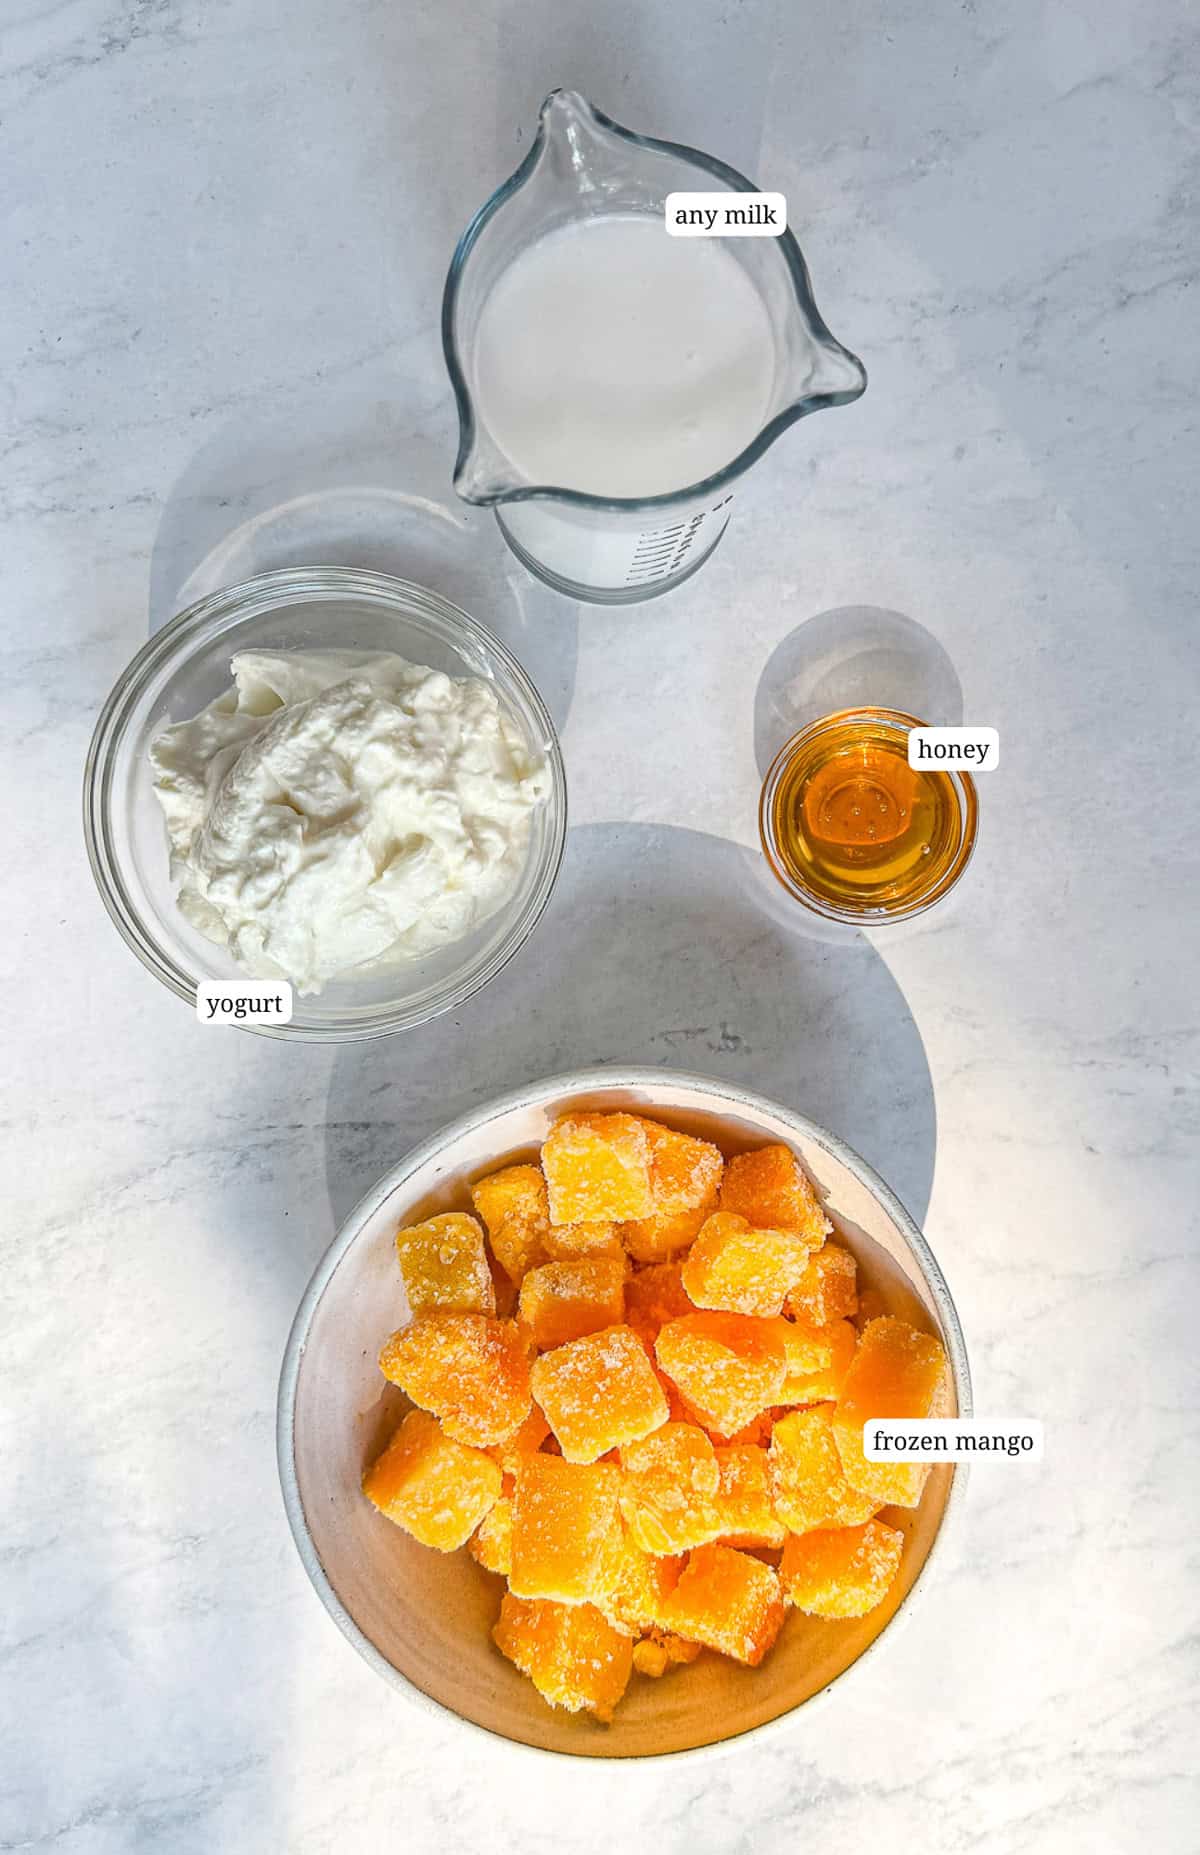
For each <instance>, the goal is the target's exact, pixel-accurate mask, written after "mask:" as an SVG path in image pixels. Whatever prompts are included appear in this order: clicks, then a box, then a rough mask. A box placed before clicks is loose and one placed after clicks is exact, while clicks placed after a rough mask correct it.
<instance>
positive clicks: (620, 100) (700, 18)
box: [498, 0, 778, 186]
mask: <svg viewBox="0 0 1200 1855" xmlns="http://www.w3.org/2000/svg"><path fill="white" fill-rule="evenodd" d="M502 18H503V31H502V33H501V35H500V39H499V45H498V65H499V71H498V76H499V83H498V101H499V104H500V110H499V112H498V113H499V133H500V136H501V138H502V139H503V141H504V143H505V145H506V146H509V147H514V149H515V154H516V158H517V159H519V158H520V156H521V154H523V153H524V151H525V149H526V148H527V147H528V146H529V142H530V140H531V139H532V135H533V131H534V126H535V124H536V121H537V111H538V106H539V105H540V103H541V101H542V98H543V96H544V95H545V93H546V92H547V91H548V90H550V89H552V88H553V87H554V86H555V85H556V84H562V85H570V86H571V87H572V88H574V89H576V90H582V91H583V92H584V94H585V95H586V96H587V97H589V98H590V100H591V101H592V102H593V103H595V104H596V106H597V107H598V108H599V109H601V110H603V111H604V112H605V113H606V114H607V115H611V116H614V117H616V119H617V121H618V122H622V123H624V124H626V126H627V127H629V128H631V129H636V130H638V131H639V132H640V133H642V134H644V135H654V136H660V137H664V138H666V139H668V140H674V141H683V142H690V143H691V144H692V145H693V146H697V147H700V148H703V149H705V150H706V151H707V152H709V153H711V154H715V155H719V156H720V157H721V159H722V160H724V161H729V162H731V163H732V164H733V166H734V167H738V168H741V169H742V170H743V172H745V173H748V174H750V175H751V176H752V177H754V176H755V172H756V169H757V166H758V158H759V150H760V147H761V141H762V129H763V121H764V116H765V112H766V106H767V100H768V96H769V93H770V86H771V77H772V72H773V69H774V51H775V44H776V35H777V32H778V17H777V8H776V6H775V4H774V0H739V5H738V6H736V7H730V8H724V7H722V8H719V9H714V10H711V11H709V10H707V9H703V8H695V9H693V10H692V12H691V13H690V14H689V16H688V21H687V27H686V29H685V30H683V31H681V30H680V26H679V20H678V18H676V17H675V16H674V15H673V14H672V13H671V12H670V11H663V10H656V9H655V8H654V7H647V6H645V5H644V4H642V0H608V4H607V5H605V6H603V7H572V6H563V4H562V0H525V4H524V5H523V6H522V7H521V8H520V9H519V12H518V13H516V14H513V13H511V12H505V13H504V14H503V15H502ZM514 112H516V120H515V128H516V134H517V138H518V139H517V141H516V143H515V144H514V142H513V140H512V138H513V133H514ZM768 184H770V183H769V182H767V181H765V180H764V181H763V185H764V186H765V185H768Z"/></svg>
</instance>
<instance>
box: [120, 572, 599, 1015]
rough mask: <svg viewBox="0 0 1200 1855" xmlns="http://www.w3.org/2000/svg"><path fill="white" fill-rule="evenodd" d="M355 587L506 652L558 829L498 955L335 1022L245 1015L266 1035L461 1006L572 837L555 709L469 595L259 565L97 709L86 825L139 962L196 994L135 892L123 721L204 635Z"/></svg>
mask: <svg viewBox="0 0 1200 1855" xmlns="http://www.w3.org/2000/svg"><path fill="white" fill-rule="evenodd" d="M348 597H358V598H360V599H364V600H368V601H372V602H374V603H375V604H377V605H379V606H381V607H385V608H391V609H392V610H394V611H395V612H396V614H397V616H398V617H399V616H401V615H403V614H404V613H408V614H409V615H410V616H412V617H414V618H418V619H424V620H425V621H426V622H428V623H432V624H434V625H435V626H441V627H442V628H443V630H444V632H445V635H446V641H447V643H448V644H449V645H450V646H451V647H452V648H453V647H457V639H456V636H455V634H456V633H457V634H459V635H460V636H463V635H465V637H466V638H467V639H469V640H470V642H471V643H472V644H473V645H474V646H475V648H476V650H477V651H478V652H479V653H480V654H481V656H482V657H483V658H484V659H485V660H490V661H491V662H495V663H499V664H500V665H501V666H502V667H503V669H504V671H505V672H506V674H507V675H508V676H509V677H510V678H511V679H512V681H513V683H514V684H515V685H516V687H517V689H518V690H519V691H520V694H521V698H522V700H523V702H525V703H526V704H527V705H528V708H529V710H530V711H531V713H532V715H533V716H534V719H535V721H536V724H537V727H538V729H539V730H540V732H541V736H542V750H543V753H544V756H545V759H546V763H547V766H548V767H549V770H550V783H551V796H550V800H549V805H550V807H551V814H550V815H551V829H550V835H549V838H548V841H547V844H546V846H545V849H544V852H543V854H542V858H541V863H540V865H539V867H538V869H537V872H536V879H535V881H534V882H533V884H532V887H531V888H530V891H529V894H528V895H527V897H526V899H525V902H524V905H523V907H522V909H521V912H520V914H519V915H518V916H517V918H516V920H515V921H514V923H513V925H512V927H511V928H510V929H509V931H508V933H507V934H506V935H505V936H504V937H503V938H502V939H501V940H500V941H499V942H498V943H497V945H496V946H495V947H494V948H493V950H492V953H491V954H490V956H489V957H488V958H487V959H486V960H485V961H483V962H482V963H481V965H480V966H479V967H478V968H476V969H475V970H474V971H472V972H471V973H469V974H468V975H467V976H466V977H465V978H463V979H460V980H459V981H458V982H457V983H455V984H452V983H449V982H447V983H446V984H444V985H443V986H441V987H440V988H435V990H434V992H433V996H432V998H428V999H425V1000H422V1001H421V1002H419V1003H416V1004H414V1005H409V1006H404V1005H400V1006H397V1005H381V1006H378V1007H362V1008H361V1009H353V1010H350V1011H348V1012H347V1014H346V1016H345V1018H344V1019H343V1020H340V1021H335V1022H331V1023H329V1024H319V1025H314V1024H295V1023H292V1024H280V1025H269V1024H260V1023H245V1024H240V1025H238V1027H237V1028H238V1029H240V1030H245V1031H248V1032H250V1034H251V1035H254V1036H260V1037H275V1038H280V1039H290V1040H291V1041H293V1042H298V1043H358V1042H364V1041H366V1040H368V1039H371V1038H375V1037H387V1036H391V1035H392V1034H393V1033H395V1032H397V1031H402V1030H411V1029H414V1028H415V1027H416V1026H417V1025H420V1024H426V1023H428V1022H429V1020H430V1019H431V1018H435V1017H439V1016H440V1015H441V1014H442V1013H443V1012H445V1011H452V1010H454V1009H456V1008H457V1007H458V1006H460V1005H462V1004H464V1003H465V1002H466V1000H467V999H469V998H472V997H473V996H474V994H475V993H476V992H478V991H480V990H481V989H482V988H483V987H484V986H485V985H487V984H488V983H489V981H490V980H492V979H494V978H495V976H496V974H497V973H498V972H500V971H501V970H502V968H503V967H505V966H506V965H507V964H508V962H509V960H511V959H512V958H513V956H514V955H515V954H516V953H518V952H519V950H520V948H521V947H522V946H523V945H524V943H525V941H526V940H527V939H528V937H529V935H530V934H531V933H532V932H533V929H534V928H535V927H536V925H537V923H538V920H539V919H540V917H541V915H542V913H543V911H544V909H545V907H546V904H547V902H548V901H549V900H550V896H551V893H552V891H553V889H554V884H555V882H556V881H557V878H558V872H559V869H560V868H561V865H562V859H563V851H564V848H565V845H566V837H567V779H566V769H565V767H564V765H563V758H562V748H561V746H560V744H559V739H558V732H557V730H556V728H555V726H554V722H553V720H552V718H551V715H550V711H549V709H548V708H547V707H546V704H545V702H544V701H543V699H542V696H541V694H540V692H539V690H538V689H537V687H536V685H535V684H534V682H533V681H532V679H531V677H530V676H529V673H528V672H527V671H526V669H525V668H524V666H523V665H522V664H521V663H520V662H519V661H518V659H517V658H516V657H514V655H513V654H512V652H511V651H510V650H509V649H508V647H507V645H505V644H503V643H502V642H501V640H500V639H499V638H498V637H497V636H496V634H495V633H494V632H493V631H489V630H488V628H487V626H486V625H483V624H481V623H480V621H479V620H478V619H477V618H472V617H471V615H470V613H468V612H464V611H463V609H462V607H461V606H457V605H455V604H454V603H453V602H452V601H451V600H449V599H446V598H444V597H443V595H442V594H441V593H437V592H434V591H433V590H432V589H431V588H430V587H427V586H420V585H418V584H417V583H416V581H413V580H404V579H400V578H398V577H397V576H395V575H392V574H385V573H373V572H370V571H368V570H366V569H364V568H357V567H335V566H328V567H325V566H314V567H283V568H278V569H276V570H274V571H272V572H269V573H259V574H255V575H254V576H253V577H252V578H250V579H248V580H241V581H239V582H238V583H237V584H236V585H234V586H226V587H222V588H221V589H220V591H218V592H215V593H209V594H206V596H205V597H204V598H203V599H197V600H196V601H195V602H194V603H193V604H192V605H189V606H187V607H185V608H184V610H183V611H182V612H179V613H177V614H176V616H175V617H174V618H173V619H171V620H170V621H169V622H168V623H167V624H166V625H164V626H163V627H162V629H161V630H160V631H156V632H155V633H154V634H153V635H152V636H151V637H149V638H148V639H147V640H146V642H145V644H143V645H142V647H141V649H140V650H139V651H138V652H137V653H136V655H135V656H134V657H133V658H132V659H131V660H130V662H129V663H128V664H127V665H126V667H125V669H124V670H123V671H122V672H121V675H120V676H119V677H118V678H117V681H116V682H115V683H114V685H113V687H112V689H111V691H110V692H109V695H108V697H107V699H106V701H105V703H104V706H103V708H102V709H101V711H100V714H99V717H98V718H97V721H96V726H95V728H94V730H93V733H92V739H91V743H90V745H89V747H88V753H87V760H86V763H85V766H84V775H83V833H84V841H85V843H86V845H87V854H88V862H89V864H90V866H91V871H92V877H93V879H94V881H95V884H96V887H97V889H98V890H99V893H100V899H101V901H102V902H103V903H104V906H105V908H106V910H107V911H108V914H109V917H110V919H111V920H112V922H113V923H114V925H115V927H116V928H117V931H118V933H119V934H120V935H121V938H122V939H123V940H124V942H125V944H126V946H128V947H129V948H130V949H131V950H132V951H133V953H135V954H136V955H137V957H138V959H139V960H140V961H141V963H142V965H143V966H144V967H145V968H146V970H147V971H148V972H150V973H153V975H154V977H155V978H156V979H158V980H160V981H161V983H162V984H163V985H165V986H166V987H167V989H168V990H169V991H171V992H173V993H174V994H175V996H176V997H177V998H180V999H182V1000H183V1001H184V1002H185V1003H186V1004H190V1005H191V1006H193V1008H194V1006H195V1003H196V987H197V981H196V980H195V979H194V978H193V977H191V976H190V975H189V974H188V973H187V972H186V971H185V970H184V968H183V967H182V966H181V965H180V964H179V962H178V961H177V960H176V959H175V957H174V956H173V955H172V954H171V953H170V952H169V951H168V950H167V949H166V948H164V947H163V946H162V944H161V943H160V941H159V940H158V939H157V938H156V936H155V935H154V934H152V933H151V932H150V930H149V928H148V927H147V926H146V924H145V922H144V920H143V918H142V916H141V914H140V913H139V911H138V909H137V908H136V907H135V906H134V905H133V902H132V900H131V899H130V896H129V892H128V888H127V885H126V883H125V880H124V877H123V874H122V867H121V862H122V860H121V855H120V852H119V850H118V847H117V844H116V841H115V837H114V833H113V830H112V800H113V784H114V778H115V769H116V761H117V756H118V753H119V751H120V748H121V746H122V745H123V743H124V739H125V734H126V730H127V728H128V726H129V723H130V721H131V719H132V717H133V715H134V714H135V712H136V709H137V705H138V703H139V701H140V700H141V698H142V696H143V695H144V693H145V691H146V689H147V688H148V687H149V686H150V684H151V683H152V682H153V681H154V679H155V678H156V677H157V676H159V675H160V673H161V672H162V671H163V670H164V668H168V667H170V666H172V664H174V665H175V666H176V667H177V668H178V667H182V666H183V665H184V664H186V663H187V661H188V660H189V658H190V656H191V654H192V652H193V651H194V650H195V649H196V648H198V647H199V646H200V645H201V644H203V645H208V644H211V643H213V642H214V641H215V640H216V639H217V638H219V637H220V636H221V634H222V633H223V632H226V631H229V630H231V629H232V628H233V627H234V626H235V625H238V624H241V623H244V622H245V621H246V620H247V619H253V618H260V617H263V616H265V615H266V614H268V613H270V612H271V611H273V610H274V609H276V608H277V607H280V606H284V605H315V604H318V603H320V602H321V601H322V600H326V599H328V600H335V599H339V598H348Z"/></svg>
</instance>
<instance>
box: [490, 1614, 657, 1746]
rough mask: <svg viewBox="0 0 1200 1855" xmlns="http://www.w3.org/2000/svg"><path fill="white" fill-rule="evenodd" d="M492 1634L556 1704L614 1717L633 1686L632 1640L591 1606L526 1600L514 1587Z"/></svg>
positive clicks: (540, 1689)
mask: <svg viewBox="0 0 1200 1855" xmlns="http://www.w3.org/2000/svg"><path fill="white" fill-rule="evenodd" d="M492 1636H493V1639H494V1641H495V1643H496V1647H497V1648H498V1649H499V1650H500V1653H501V1654H502V1655H506V1656H507V1657H508V1659H509V1661H510V1662H513V1663H515V1665H516V1666H517V1667H518V1668H519V1669H520V1670H521V1673H522V1674H523V1675H528V1676H529V1679H530V1680H531V1681H532V1682H533V1685H534V1687H535V1688H536V1689H537V1691H538V1693H539V1694H540V1695H541V1696H542V1698H543V1700H548V1701H549V1702H550V1705H551V1706H552V1707H565V1708H566V1709H567V1711H568V1712H570V1713H579V1712H581V1711H586V1712H588V1713H592V1714H594V1715H595V1716H596V1718H597V1719H598V1720H604V1721H608V1720H611V1719H612V1716H613V1709H614V1708H615V1707H616V1704H617V1702H618V1701H619V1700H620V1698H621V1696H622V1694H623V1693H624V1692H625V1689H626V1687H627V1686H628V1685H629V1676H630V1674H631V1672H632V1669H633V1644H632V1642H631V1641H630V1639H629V1637H628V1636H625V1635H622V1633H621V1632H620V1630H615V1629H614V1628H613V1626H612V1624H611V1623H609V1622H608V1621H607V1619H606V1618H604V1617H603V1616H601V1614H600V1612H599V1611H598V1610H596V1609H594V1608H593V1607H592V1605H590V1604H555V1603H547V1602H544V1601H543V1602H533V1603H527V1602H525V1601H524V1600H523V1599H521V1598H519V1597H515V1596H513V1595H512V1593H511V1592H509V1593H506V1594H505V1596H504V1597H503V1598H502V1599H501V1603H500V1617H499V1620H498V1622H497V1623H496V1626H495V1628H494V1629H493V1631H492Z"/></svg>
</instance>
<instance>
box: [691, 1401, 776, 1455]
mask: <svg viewBox="0 0 1200 1855" xmlns="http://www.w3.org/2000/svg"><path fill="white" fill-rule="evenodd" d="M778 1414H779V1413H777V1412H776V1410H775V1409H774V1407H773V1406H772V1407H770V1408H769V1409H767V1410H765V1411H760V1412H759V1413H758V1416H757V1417H752V1418H751V1419H750V1422H749V1423H744V1424H743V1425H742V1427H741V1429H740V1430H730V1431H726V1432H722V1431H720V1430H710V1431H709V1433H708V1434H709V1435H710V1437H711V1438H712V1440H713V1446H714V1448H716V1449H741V1448H742V1447H743V1446H744V1445H746V1444H748V1443H754V1444H756V1445H757V1446H758V1447H759V1448H761V1449H765V1448H766V1446H767V1444H768V1443H769V1442H770V1440H771V1431H772V1429H773V1428H774V1425H775V1418H776V1416H777V1415H778Z"/></svg>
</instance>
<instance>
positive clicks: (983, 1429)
mask: <svg viewBox="0 0 1200 1855" xmlns="http://www.w3.org/2000/svg"><path fill="white" fill-rule="evenodd" d="M1042 1443H1043V1436H1042V1425H1041V1421H1040V1420H1039V1419H1038V1418H1032V1419H1029V1418H1027V1419H1023V1420H1021V1421H1017V1420H1015V1419H1009V1420H1007V1421H1004V1422H996V1421H995V1420H994V1419H991V1420H989V1419H987V1418H983V1417H929V1418H925V1419H922V1420H919V1421H918V1420H916V1419H914V1418H909V1417H871V1418H868V1420H867V1422H866V1423H865V1424H864V1425H863V1455H864V1456H865V1457H866V1458H867V1461H868V1462H975V1461H977V1460H978V1458H979V1457H980V1456H1020V1457H1022V1458H1023V1459H1024V1460H1025V1461H1026V1462H1040V1461H1041V1459H1042Z"/></svg>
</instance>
